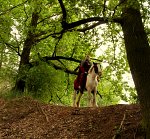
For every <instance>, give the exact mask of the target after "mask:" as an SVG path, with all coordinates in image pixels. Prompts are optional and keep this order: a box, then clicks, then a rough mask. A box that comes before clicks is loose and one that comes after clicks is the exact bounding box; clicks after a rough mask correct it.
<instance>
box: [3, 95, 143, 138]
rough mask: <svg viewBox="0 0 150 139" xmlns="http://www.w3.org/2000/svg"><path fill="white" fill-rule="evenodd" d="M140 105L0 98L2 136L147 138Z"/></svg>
mask: <svg viewBox="0 0 150 139" xmlns="http://www.w3.org/2000/svg"><path fill="white" fill-rule="evenodd" d="M141 119H142V116H141V110H140V106H139V105H135V104H134V105H133V104H132V105H122V104H118V105H113V106H106V107H98V108H88V107H84V108H73V107H69V106H54V105H48V104H43V103H40V102H38V101H36V100H33V99H31V98H28V97H23V98H19V99H14V100H11V101H5V100H3V99H0V139H144V137H143V136H144V131H142V128H141Z"/></svg>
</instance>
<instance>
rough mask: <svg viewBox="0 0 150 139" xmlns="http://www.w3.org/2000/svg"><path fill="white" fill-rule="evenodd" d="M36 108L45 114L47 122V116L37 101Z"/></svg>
mask: <svg viewBox="0 0 150 139" xmlns="http://www.w3.org/2000/svg"><path fill="white" fill-rule="evenodd" d="M37 108H38V110H39V111H40V112H42V114H43V115H44V116H45V119H46V121H47V122H49V119H48V116H47V115H46V113H45V112H44V111H43V109H42V108H41V107H40V105H39V104H38V103H37Z"/></svg>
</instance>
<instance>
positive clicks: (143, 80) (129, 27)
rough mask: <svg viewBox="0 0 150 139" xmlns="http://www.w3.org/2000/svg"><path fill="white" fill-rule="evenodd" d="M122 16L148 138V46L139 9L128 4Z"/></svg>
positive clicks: (149, 60) (149, 133) (126, 45)
mask: <svg viewBox="0 0 150 139" xmlns="http://www.w3.org/2000/svg"><path fill="white" fill-rule="evenodd" d="M122 18H123V22H122V24H121V26H122V29H123V33H124V40H125V47H126V52H127V59H128V62H129V66H130V70H131V73H132V77H133V80H134V83H135V87H136V90H137V93H138V98H139V100H140V104H141V108H142V112H143V118H144V120H143V121H144V127H145V129H146V138H147V139H150V47H149V44H148V39H147V35H146V33H145V31H144V25H143V23H142V17H141V14H140V10H139V9H136V8H134V7H132V6H131V7H129V6H128V7H126V8H124V9H123V13H122Z"/></svg>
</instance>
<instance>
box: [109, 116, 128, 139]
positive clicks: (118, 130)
mask: <svg viewBox="0 0 150 139" xmlns="http://www.w3.org/2000/svg"><path fill="white" fill-rule="evenodd" d="M125 118H126V114H124V115H123V119H122V121H121V123H120V126H119V128H118V129H117V132H116V134H115V135H114V136H113V138H112V139H116V138H117V136H118V134H119V133H120V132H121V129H122V126H123V123H124V121H125Z"/></svg>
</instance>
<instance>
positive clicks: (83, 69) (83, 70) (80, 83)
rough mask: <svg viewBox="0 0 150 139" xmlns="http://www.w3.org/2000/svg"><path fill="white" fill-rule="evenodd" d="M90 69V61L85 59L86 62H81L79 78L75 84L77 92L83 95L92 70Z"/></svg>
mask: <svg viewBox="0 0 150 139" xmlns="http://www.w3.org/2000/svg"><path fill="white" fill-rule="evenodd" d="M90 67H91V62H90V61H89V60H88V59H85V60H84V61H82V62H81V64H80V66H79V72H78V76H77V78H76V80H75V82H74V89H75V90H80V91H81V92H82V93H83V91H84V89H85V85H86V78H87V74H88V70H89V69H90Z"/></svg>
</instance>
